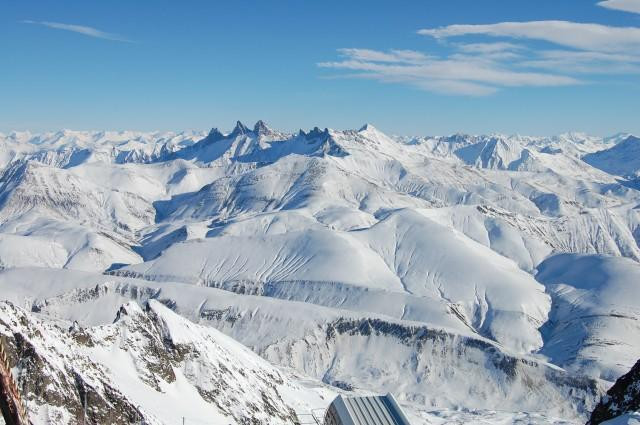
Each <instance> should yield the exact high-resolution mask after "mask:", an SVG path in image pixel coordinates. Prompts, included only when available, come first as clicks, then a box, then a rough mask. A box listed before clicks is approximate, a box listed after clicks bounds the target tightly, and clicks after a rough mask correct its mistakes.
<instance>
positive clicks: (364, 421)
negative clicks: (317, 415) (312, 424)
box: [324, 394, 410, 425]
mask: <svg viewBox="0 0 640 425" xmlns="http://www.w3.org/2000/svg"><path fill="white" fill-rule="evenodd" d="M324 425H410V423H409V420H408V419H407V417H406V416H405V414H404V413H403V412H402V409H401V408H400V406H399V405H398V402H397V401H396V399H395V398H394V397H393V395H391V394H387V395H385V396H374V397H343V396H341V395H339V396H338V397H336V398H335V400H333V401H332V402H331V405H330V406H329V408H328V409H327V412H326V413H325V416H324Z"/></svg>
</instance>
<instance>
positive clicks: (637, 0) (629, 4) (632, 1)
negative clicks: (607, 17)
mask: <svg viewBox="0 0 640 425" xmlns="http://www.w3.org/2000/svg"><path fill="white" fill-rule="evenodd" d="M598 6H601V7H606V8H607V9H614V10H620V11H623V12H631V13H640V0H605V1H601V2H599V3H598Z"/></svg>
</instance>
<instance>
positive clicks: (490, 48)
mask: <svg viewBox="0 0 640 425" xmlns="http://www.w3.org/2000/svg"><path fill="white" fill-rule="evenodd" d="M456 47H457V48H458V49H459V50H462V51H463V52H467V53H500V52H510V51H516V50H522V49H524V46H522V45H519V44H514V43H507V42H497V43H464V44H457V45H456Z"/></svg>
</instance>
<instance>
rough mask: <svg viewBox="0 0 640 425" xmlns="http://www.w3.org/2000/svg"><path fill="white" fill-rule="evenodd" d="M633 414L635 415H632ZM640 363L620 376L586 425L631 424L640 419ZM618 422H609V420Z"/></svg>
mask: <svg viewBox="0 0 640 425" xmlns="http://www.w3.org/2000/svg"><path fill="white" fill-rule="evenodd" d="M634 412H635V414H634ZM637 412H640V361H638V362H637V363H636V364H635V365H634V366H633V367H632V368H631V370H630V371H629V372H628V373H626V374H625V375H623V376H621V377H620V378H619V379H618V380H617V381H616V383H615V384H614V385H613V387H611V388H610V389H609V390H608V391H607V394H606V395H605V396H604V397H602V400H601V401H600V403H599V404H598V406H596V408H595V410H594V411H593V413H592V414H591V418H590V419H589V422H588V425H597V424H600V423H630V424H631V423H633V422H632V420H633V417H634V416H635V420H636V421H637V420H638V418H640V414H638V413H637ZM625 416H626V418H625ZM615 418H619V420H618V421H617V422H616V421H611V419H615Z"/></svg>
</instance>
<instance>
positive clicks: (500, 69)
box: [318, 46, 580, 96]
mask: <svg viewBox="0 0 640 425" xmlns="http://www.w3.org/2000/svg"><path fill="white" fill-rule="evenodd" d="M503 47H504V46H503ZM465 48H466V47H465ZM397 52H398V51H393V50H392V51H389V52H383V51H377V50H369V49H340V50H339V53H340V54H341V56H342V60H339V61H332V62H321V63H319V64H318V66H320V67H322V68H332V69H339V70H343V71H349V72H351V73H349V74H346V76H349V77H355V78H368V79H374V80H378V81H381V82H386V83H405V84H409V85H412V86H415V87H418V88H420V89H423V90H428V91H433V92H437V93H447V94H458V95H470V96H483V95H488V94H492V93H495V92H496V91H497V90H499V89H500V88H503V87H524V86H534V87H544V86H565V85H573V84H580V81H579V80H577V79H575V78H573V77H569V76H564V75H556V74H553V73H541V72H529V71H521V70H520V71H519V70H513V69H507V68H506V67H504V66H502V64H500V63H499V62H498V61H496V60H494V59H487V58H486V57H482V56H474V55H467V54H460V55H455V56H454V55H452V56H451V57H449V58H437V57H434V56H429V55H426V54H423V53H421V52H416V51H407V50H403V51H402V52H403V53H402V54H400V55H398V54H397ZM407 58H409V59H407Z"/></svg>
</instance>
